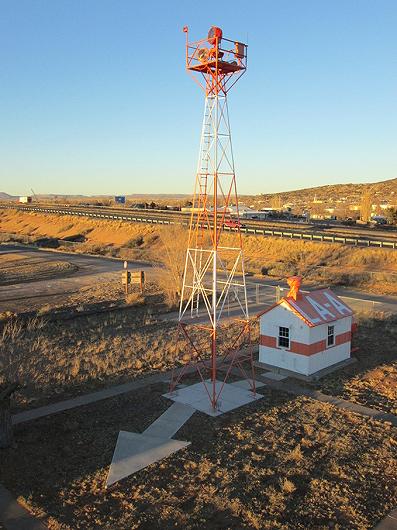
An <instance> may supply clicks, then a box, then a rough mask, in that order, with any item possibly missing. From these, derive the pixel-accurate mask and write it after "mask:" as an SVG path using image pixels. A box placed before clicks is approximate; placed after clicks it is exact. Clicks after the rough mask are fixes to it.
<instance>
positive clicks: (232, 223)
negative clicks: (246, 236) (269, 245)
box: [223, 219, 245, 228]
mask: <svg viewBox="0 0 397 530" xmlns="http://www.w3.org/2000/svg"><path fill="white" fill-rule="evenodd" d="M223 226H227V227H229V228H244V226H245V225H243V224H242V223H240V221H234V220H233V219H226V221H224V223H223Z"/></svg>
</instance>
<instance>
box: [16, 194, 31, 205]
mask: <svg viewBox="0 0 397 530" xmlns="http://www.w3.org/2000/svg"><path fill="white" fill-rule="evenodd" d="M18 202H20V203H21V204H29V203H31V202H32V197H30V196H25V197H19V200H18Z"/></svg>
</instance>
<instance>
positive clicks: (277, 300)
mask: <svg viewBox="0 0 397 530" xmlns="http://www.w3.org/2000/svg"><path fill="white" fill-rule="evenodd" d="M280 298H281V289H280V286H279V285H277V287H276V302H279V301H280Z"/></svg>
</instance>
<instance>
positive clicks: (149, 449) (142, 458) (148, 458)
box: [106, 431, 190, 487]
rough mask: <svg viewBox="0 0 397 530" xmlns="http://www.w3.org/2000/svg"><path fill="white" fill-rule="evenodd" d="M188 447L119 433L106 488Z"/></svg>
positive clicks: (141, 435) (175, 442) (170, 441)
mask: <svg viewBox="0 0 397 530" xmlns="http://www.w3.org/2000/svg"><path fill="white" fill-rule="evenodd" d="M188 445H190V442H180V441H179V440H171V439H170V438H158V437H154V436H148V435H146V434H138V433H134V432H126V431H120V432H119V436H118V438H117V444H116V448H115V450H114V454H113V459H112V463H111V465H110V469H109V474H108V478H107V481H106V487H109V486H111V485H112V484H114V483H115V482H118V481H119V480H121V479H123V478H125V477H128V476H129V475H132V474H133V473H136V472H137V471H139V470H140V469H143V468H145V467H147V466H150V464H154V463H155V462H158V461H159V460H162V459H163V458H166V457H167V456H170V455H171V454H172V453H175V452H176V451H179V449H183V448H184V447H186V446H188Z"/></svg>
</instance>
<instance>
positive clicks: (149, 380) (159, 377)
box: [12, 372, 170, 425]
mask: <svg viewBox="0 0 397 530" xmlns="http://www.w3.org/2000/svg"><path fill="white" fill-rule="evenodd" d="M169 377H170V374H169V373H167V372H164V373H159V374H154V375H150V376H148V377H143V378H141V379H137V380H135V381H131V382H130V383H124V384H123V385H116V386H112V387H109V388H104V389H103V390H98V391H97V392H93V393H91V394H85V395H83V396H78V397H75V398H72V399H67V400H66V401H59V402H58V403H53V404H51V405H46V406H44V407H38V408H36V409H32V410H26V411H24V412H19V413H18V414H14V415H13V416H12V423H13V425H18V424H19V423H24V422H25V421H31V420H37V419H38V418H43V417H44V416H50V415H51V414H57V413H58V412H64V411H65V410H70V409H74V408H76V407H81V406H82V405H89V404H90V403H95V402H96V401H100V400H102V399H107V398H111V397H114V396H119V395H120V394H125V393H126V392H131V391H132V390H136V389H138V388H142V387H144V386H147V385H152V384H154V383H160V382H165V381H168V380H169Z"/></svg>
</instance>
